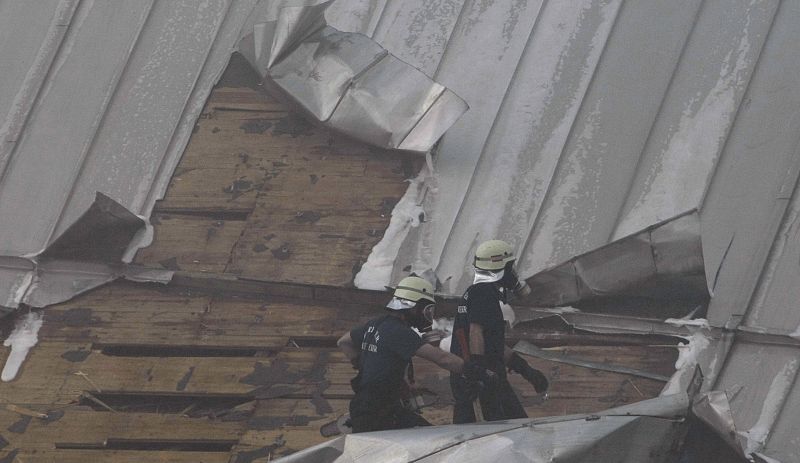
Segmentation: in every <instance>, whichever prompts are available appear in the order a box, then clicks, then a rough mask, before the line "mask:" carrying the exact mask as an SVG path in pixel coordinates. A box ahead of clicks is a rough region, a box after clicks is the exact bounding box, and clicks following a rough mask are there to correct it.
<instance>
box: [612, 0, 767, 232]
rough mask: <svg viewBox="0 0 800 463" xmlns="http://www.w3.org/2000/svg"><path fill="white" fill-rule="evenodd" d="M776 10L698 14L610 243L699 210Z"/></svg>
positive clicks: (712, 9) (725, 7)
mask: <svg viewBox="0 0 800 463" xmlns="http://www.w3.org/2000/svg"><path fill="white" fill-rule="evenodd" d="M776 7H777V2H775V1H769V2H764V1H761V2H753V1H750V0H737V2H736V4H733V5H732V4H730V3H714V2H711V3H707V4H706V5H705V6H704V8H703V9H702V10H701V14H700V18H699V19H698V24H697V27H696V32H695V33H694V34H693V35H692V37H691V38H690V41H689V42H690V43H689V45H688V47H687V50H686V52H685V56H684V57H683V60H682V63H681V64H682V65H681V66H680V68H679V69H678V71H677V76H676V79H675V81H674V82H673V86H672V88H671V89H670V92H669V94H668V95H667V99H666V103H665V108H664V110H663V111H662V114H661V116H660V117H659V121H658V122H657V124H656V126H655V128H654V138H653V139H651V140H650V141H649V143H648V145H647V146H646V147H645V162H643V168H644V171H643V172H640V173H639V175H638V176H637V180H636V183H635V185H634V191H632V196H631V197H629V198H628V203H629V204H632V205H629V206H627V207H626V209H627V212H626V214H625V216H624V217H623V218H622V220H621V222H620V223H619V224H618V225H617V228H616V231H615V233H614V237H615V238H619V237H622V236H626V235H628V234H630V233H633V232H635V231H637V230H640V229H642V228H644V227H646V226H648V225H650V224H652V223H656V222H658V221H660V220H663V219H665V218H667V217H671V216H673V215H675V214H677V213H679V212H680V211H683V210H687V209H691V208H693V207H698V206H699V205H700V202H701V201H702V197H703V196H704V194H705V191H706V188H707V186H708V184H709V183H710V180H711V176H712V175H713V173H714V169H715V167H716V164H717V160H718V159H719V156H720V155H721V153H722V148H723V146H724V143H725V140H726V139H727V138H728V133H729V131H730V130H731V127H732V126H733V123H734V120H735V117H736V114H737V111H738V108H739V105H740V103H741V101H742V97H743V96H744V91H745V89H746V88H747V84H748V83H749V81H750V77H751V75H752V72H753V70H754V68H755V63H756V59H757V57H758V56H759V54H760V51H761V47H762V45H763V42H764V38H765V35H766V33H765V32H766V30H768V28H769V25H770V23H771V22H772V18H773V16H774V13H775V10H776ZM712 45H713V46H712ZM685 63H691V64H692V66H688V65H686V64H685ZM715 70H716V72H718V74H719V75H718V78H717V79H716V82H714V80H713V73H714V72H715ZM700 72H702V75H698V73H700ZM709 83H712V84H713V86H712V87H711V88H710V89H709V88H707V86H708V85H709ZM679 105H681V106H682V110H679V108H678V106H679Z"/></svg>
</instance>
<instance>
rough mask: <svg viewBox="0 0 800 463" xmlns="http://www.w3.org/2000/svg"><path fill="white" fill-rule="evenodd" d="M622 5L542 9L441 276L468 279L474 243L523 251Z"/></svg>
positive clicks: (561, 5) (454, 231)
mask: <svg viewBox="0 0 800 463" xmlns="http://www.w3.org/2000/svg"><path fill="white" fill-rule="evenodd" d="M620 3H621V2H620V1H619V0H610V1H607V2H595V1H588V0H587V1H584V2H582V3H581V4H579V5H577V6H576V4H574V3H564V2H557V1H550V2H547V3H546V4H545V5H544V6H543V10H542V12H541V17H540V19H539V23H538V25H537V26H536V28H535V29H534V31H533V33H532V34H531V36H530V38H529V39H528V40H529V44H528V45H527V46H526V49H525V53H524V54H523V56H522V57H521V59H520V65H519V68H518V69H517V75H516V76H515V77H514V79H513V81H512V84H511V88H510V89H509V93H508V97H507V98H506V99H505V102H504V105H503V107H501V109H500V111H499V113H498V116H497V121H496V123H495V125H494V127H493V129H492V132H491V134H490V136H489V139H488V140H487V143H486V146H485V147H484V149H483V153H482V154H481V158H480V161H479V164H478V166H477V167H476V172H475V176H474V177H473V179H472V181H471V182H470V187H469V190H468V191H467V194H466V197H465V199H464V202H463V203H462V208H461V210H460V211H459V215H458V218H457V220H456V222H455V224H454V226H453V229H452V231H451V233H450V236H449V237H448V241H447V243H446V245H445V249H444V252H443V256H442V259H441V260H440V266H439V269H438V273H439V274H440V277H442V278H443V279H446V278H448V277H451V276H452V277H454V278H456V279H457V280H459V279H460V280H462V282H461V285H463V280H464V279H465V278H467V277H468V275H467V276H461V278H459V274H461V275H466V274H467V273H469V272H466V270H468V268H469V267H470V266H471V261H470V258H469V256H470V251H471V250H472V249H474V247H475V245H477V243H478V242H480V241H483V240H486V239H493V238H501V239H505V240H507V241H509V242H511V243H514V244H516V245H517V250H518V251H521V250H522V247H523V245H524V243H525V240H526V238H527V237H528V236H529V235H530V230H531V228H532V226H533V224H532V222H533V219H534V218H535V217H536V215H537V213H538V210H539V208H540V207H541V204H542V199H543V198H544V194H545V192H546V190H547V185H548V183H549V181H550V179H551V178H552V175H553V173H554V171H555V169H556V165H557V163H558V159H559V157H560V154H561V152H562V150H563V147H564V144H565V143H566V139H567V136H568V134H569V130H570V127H571V126H572V124H573V122H574V120H575V116H576V114H577V112H578V108H579V107H580V103H581V101H582V99H583V96H584V94H585V92H586V89H587V88H588V85H589V81H590V79H591V76H592V75H593V71H594V69H595V68H596V65H597V61H598V60H599V59H600V54H601V51H602V49H603V46H604V44H605V41H606V39H607V38H608V34H609V32H610V30H611V25H612V24H613V22H614V18H615V17H616V14H617V12H618V10H619V6H620ZM487 204H491V205H492V207H486V205H487ZM521 268H522V270H523V272H525V271H526V269H525V267H521ZM457 286H458V285H457Z"/></svg>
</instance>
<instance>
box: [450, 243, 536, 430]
mask: <svg viewBox="0 0 800 463" xmlns="http://www.w3.org/2000/svg"><path fill="white" fill-rule="evenodd" d="M514 261H515V258H514V254H513V250H512V249H511V246H510V245H509V244H508V243H506V242H505V241H500V240H491V241H486V242H484V243H482V244H481V245H480V246H478V249H477V250H476V251H475V259H474V261H473V266H474V268H475V279H474V280H473V284H472V286H470V287H469V288H468V289H467V291H466V292H465V293H464V296H463V298H462V301H461V304H459V306H458V312H457V314H456V318H455V321H454V324H453V339H452V342H451V344H450V352H452V353H453V354H456V355H458V356H460V357H462V358H463V359H464V360H469V361H471V362H472V363H474V364H476V365H478V366H480V367H482V368H486V369H488V370H490V371H492V372H494V373H495V374H496V375H497V381H495V382H494V383H493V384H492V385H491V386H490V387H486V388H484V389H483V390H482V391H480V392H479V393H478V394H477V395H478V398H479V403H480V412H481V413H482V414H483V417H482V418H483V419H485V420H486V421H494V420H506V419H514V418H526V417H527V416H528V415H527V414H526V413H525V409H524V408H523V407H522V404H520V401H519V399H517V396H516V394H514V391H513V389H511V385H510V384H509V383H508V379H507V378H506V372H505V368H506V367H508V369H509V370H510V371H515V372H517V373H520V374H521V375H522V376H523V377H524V378H525V379H526V380H527V381H528V382H530V383H531V384H532V385H533V387H534V389H535V390H536V392H538V393H544V392H545V391H546V390H547V388H548V381H547V378H546V377H545V376H544V374H542V372H540V371H539V370H536V369H534V368H531V366H530V365H528V363H527V362H526V361H525V360H524V359H522V357H520V356H519V355H518V354H516V353H515V352H514V351H512V350H511V349H509V348H508V347H507V346H506V345H505V326H506V324H505V320H504V319H503V313H502V309H501V303H505V302H506V301H507V299H508V298H509V297H510V293H516V294H517V295H519V296H525V295H527V294H529V293H530V288H529V287H528V285H527V284H526V283H525V282H524V281H520V279H519V278H518V277H517V274H516V272H515V270H514ZM450 387H451V389H452V391H453V397H454V399H455V401H456V403H455V406H454V408H453V423H454V424H460V423H473V422H475V421H476V419H477V418H480V417H476V410H475V407H474V406H473V400H474V399H475V395H476V394H475V391H474V388H472V387H470V385H469V384H468V383H467V382H465V381H464V380H463V378H460V377H459V376H457V375H451V376H450Z"/></svg>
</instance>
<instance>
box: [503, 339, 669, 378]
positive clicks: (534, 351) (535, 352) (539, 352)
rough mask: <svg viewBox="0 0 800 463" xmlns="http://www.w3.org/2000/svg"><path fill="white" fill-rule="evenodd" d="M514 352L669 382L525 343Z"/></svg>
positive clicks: (646, 373)
mask: <svg viewBox="0 0 800 463" xmlns="http://www.w3.org/2000/svg"><path fill="white" fill-rule="evenodd" d="M514 350H515V351H516V352H519V353H521V354H525V355H530V356H533V357H537V358H540V359H544V360H549V361H551V362H559V363H566V364H569V365H575V366H579V367H584V368H591V369H592V370H600V371H610V372H614V373H622V374H625V375H632V376H639V377H642V378H647V379H652V380H655V381H663V382H665V383H666V382H667V381H669V377H667V376H663V375H657V374H655V373H649V372H646V371H641V370H635V369H633V368H627V367H624V366H620V365H611V364H608V363H599V362H591V361H587V360H582V359H579V358H576V357H570V356H568V355H563V354H557V353H555V352H550V351H546V350H543V349H539V348H538V347H536V346H534V345H533V344H531V343H529V342H527V341H519V342H518V343H517V345H515V346H514Z"/></svg>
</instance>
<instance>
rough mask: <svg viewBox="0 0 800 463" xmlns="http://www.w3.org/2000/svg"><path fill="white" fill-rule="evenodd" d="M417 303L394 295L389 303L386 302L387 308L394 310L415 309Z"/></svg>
mask: <svg viewBox="0 0 800 463" xmlns="http://www.w3.org/2000/svg"><path fill="white" fill-rule="evenodd" d="M416 305H417V303H416V302H414V301H409V300H408V299H401V298H399V297H393V298H392V300H391V301H389V303H388V304H386V308H387V309H392V310H408V309H413V308H414V306H416Z"/></svg>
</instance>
